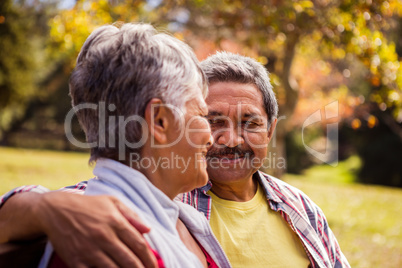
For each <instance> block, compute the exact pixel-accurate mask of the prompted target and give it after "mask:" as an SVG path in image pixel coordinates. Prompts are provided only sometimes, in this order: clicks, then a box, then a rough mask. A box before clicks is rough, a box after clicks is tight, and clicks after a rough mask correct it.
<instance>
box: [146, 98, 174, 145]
mask: <svg viewBox="0 0 402 268" xmlns="http://www.w3.org/2000/svg"><path fill="white" fill-rule="evenodd" d="M168 117H169V109H168V108H167V107H166V105H164V103H163V102H162V100H161V99H157V98H153V99H151V100H150V101H149V102H148V104H147V106H146V108H145V121H146V122H147V124H148V129H149V133H150V134H151V137H152V138H153V139H154V143H155V144H164V143H166V142H167V130H168V127H169V126H168V124H169V120H168Z"/></svg>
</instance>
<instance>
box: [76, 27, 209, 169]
mask: <svg viewBox="0 0 402 268" xmlns="http://www.w3.org/2000/svg"><path fill="white" fill-rule="evenodd" d="M196 90H201V91H202V94H203V96H204V98H205V96H206V95H207V90H208V87H207V81H206V78H205V75H204V73H203V72H202V70H201V68H200V66H199V62H198V60H197V59H196V57H195V55H194V52H193V51H192V49H191V48H190V47H189V46H188V45H186V44H185V43H183V42H181V41H180V40H178V39H176V38H174V37H172V36H170V35H168V34H164V33H157V31H156V30H155V29H154V28H153V27H152V26H151V25H148V24H123V25H122V26H121V27H119V28H118V27H116V26H112V25H107V26H102V27H100V28H98V29H96V30H95V31H93V32H92V33H91V35H90V36H89V37H88V38H87V40H86V41H85V43H84V45H83V47H82V48H81V52H80V53H79V55H78V58H77V65H76V67H75V69H74V71H73V73H72V75H71V78H70V95H71V97H72V104H73V106H76V105H80V104H84V103H95V104H99V103H100V102H104V103H105V107H111V106H110V105H114V106H113V107H115V110H114V111H113V113H112V114H113V115H114V116H123V117H124V118H127V117H129V116H133V115H134V116H140V117H142V118H143V117H144V114H145V109H146V106H147V104H148V102H149V101H150V100H151V99H152V98H160V99H161V100H162V101H163V102H164V103H165V104H171V105H174V106H176V107H178V108H181V109H182V110H183V109H184V105H185V103H186V102H187V101H189V100H190V99H192V98H193V97H194V96H195V94H196ZM98 113H99V109H98V111H95V110H93V109H83V110H79V111H77V117H78V120H79V122H80V124H81V126H82V128H83V129H84V131H85V134H86V137H87V141H88V142H95V143H96V144H99V139H100V137H99V135H100V133H99V130H98V129H99V119H98ZM126 128H127V131H126V132H125V133H126V137H125V139H126V141H127V142H129V143H131V144H133V143H137V142H138V141H140V140H141V137H142V135H143V132H142V127H141V124H139V123H138V122H136V121H134V122H130V123H128V124H127V126H126ZM105 129H106V131H105V132H106V137H105V139H106V141H108V140H109V136H111V137H115V138H116V139H118V138H119V134H118V131H119V126H109V125H108V120H106V126H105ZM112 135H113V136H112ZM120 149H121V148H120ZM125 149H127V148H125ZM130 151H131V152H133V151H134V152H139V151H140V148H137V149H132V150H130ZM117 155H118V149H116V148H115V146H108V144H106V146H103V147H102V148H101V146H95V147H94V148H91V161H94V160H96V159H98V158H99V157H107V158H111V159H115V160H121V159H117V158H118V157H117ZM126 155H127V156H128V153H127V154H126Z"/></svg>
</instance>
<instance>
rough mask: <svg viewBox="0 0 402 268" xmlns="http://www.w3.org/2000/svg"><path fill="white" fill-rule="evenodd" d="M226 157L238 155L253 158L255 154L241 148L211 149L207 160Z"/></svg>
mask: <svg viewBox="0 0 402 268" xmlns="http://www.w3.org/2000/svg"><path fill="white" fill-rule="evenodd" d="M226 155H236V156H242V157H244V156H248V157H250V156H253V155H254V152H253V151H252V150H251V149H245V148H240V147H237V146H236V147H226V146H225V147H224V148H219V149H213V148H211V149H210V150H209V151H208V153H207V158H214V157H223V156H226Z"/></svg>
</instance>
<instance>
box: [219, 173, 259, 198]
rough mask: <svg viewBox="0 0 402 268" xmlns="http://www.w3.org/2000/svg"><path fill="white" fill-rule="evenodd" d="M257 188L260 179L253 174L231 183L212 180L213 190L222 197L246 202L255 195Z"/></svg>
mask: <svg viewBox="0 0 402 268" xmlns="http://www.w3.org/2000/svg"><path fill="white" fill-rule="evenodd" d="M257 188H258V181H256V180H253V176H250V177H249V178H247V179H244V180H241V181H236V182H231V183H222V182H217V181H214V180H212V188H211V191H212V192H213V193H214V194H215V195H216V196H218V197H219V198H222V199H226V200H230V201H236V202H246V201H250V200H251V199H252V198H253V197H254V195H255V193H256V192H257Z"/></svg>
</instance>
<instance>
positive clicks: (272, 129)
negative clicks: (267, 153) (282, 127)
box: [268, 118, 278, 142]
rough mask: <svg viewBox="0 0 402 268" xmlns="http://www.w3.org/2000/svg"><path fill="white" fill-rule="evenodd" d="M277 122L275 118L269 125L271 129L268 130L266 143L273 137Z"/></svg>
mask: <svg viewBox="0 0 402 268" xmlns="http://www.w3.org/2000/svg"><path fill="white" fill-rule="evenodd" d="M277 122H278V119H277V118H275V120H274V121H272V123H271V127H270V128H269V130H268V142H270V141H271V139H272V137H273V136H274V132H275V128H276V123H277Z"/></svg>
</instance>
